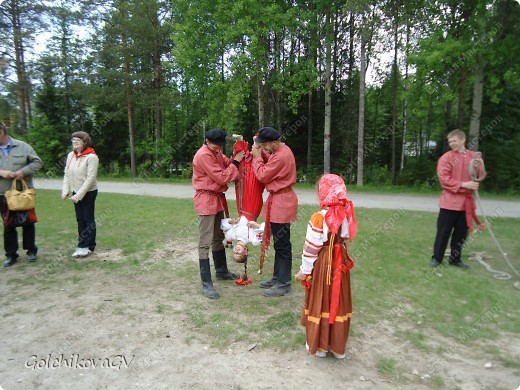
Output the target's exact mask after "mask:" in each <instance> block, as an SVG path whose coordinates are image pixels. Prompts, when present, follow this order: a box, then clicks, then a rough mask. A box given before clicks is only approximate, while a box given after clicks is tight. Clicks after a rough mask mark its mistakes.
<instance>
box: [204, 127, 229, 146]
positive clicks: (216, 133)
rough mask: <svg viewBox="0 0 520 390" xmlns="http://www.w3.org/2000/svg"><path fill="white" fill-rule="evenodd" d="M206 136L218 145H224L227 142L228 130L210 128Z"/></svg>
mask: <svg viewBox="0 0 520 390" xmlns="http://www.w3.org/2000/svg"><path fill="white" fill-rule="evenodd" d="M206 138H207V139H208V140H210V141H211V142H212V143H214V144H216V145H220V146H224V145H225V144H226V132H225V131H224V130H220V129H211V130H208V131H206Z"/></svg>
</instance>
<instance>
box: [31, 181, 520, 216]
mask: <svg viewBox="0 0 520 390" xmlns="http://www.w3.org/2000/svg"><path fill="white" fill-rule="evenodd" d="M61 185H62V182H61V180H56V179H36V180H35V187H36V188H37V189H38V188H40V189H47V190H58V189H61ZM98 185H99V191H100V192H110V193H118V194H134V195H146V196H161V197H172V198H192V197H193V194H194V190H193V187H192V186H191V185H189V184H151V183H144V182H142V181H135V182H111V181H100V182H99V184H98ZM296 193H297V195H298V202H299V203H300V204H312V205H314V204H317V198H316V193H315V192H314V191H313V190H305V189H297V190H296ZM264 196H267V193H264ZM349 196H350V198H351V199H352V201H353V202H354V204H355V206H356V207H365V208H379V209H392V210H398V209H405V210H412V211H431V212H437V211H438V210H439V208H438V197H432V196H416V195H380V194H372V193H362V192H352V193H350V195H349ZM226 197H227V198H228V199H230V200H234V199H235V192H234V191H233V189H229V190H228V191H227V193H226ZM481 203H482V207H483V209H484V213H485V214H486V215H487V216H491V215H496V216H500V217H504V218H520V202H515V201H505V200H488V199H485V198H484V199H482V202H481ZM477 214H479V215H482V211H481V210H480V209H478V210H477Z"/></svg>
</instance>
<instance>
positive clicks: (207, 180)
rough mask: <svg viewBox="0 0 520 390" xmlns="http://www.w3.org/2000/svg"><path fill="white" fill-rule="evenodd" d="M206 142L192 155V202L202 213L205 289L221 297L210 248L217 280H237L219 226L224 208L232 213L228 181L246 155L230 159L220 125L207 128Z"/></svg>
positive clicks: (201, 256) (201, 264) (201, 253)
mask: <svg viewBox="0 0 520 390" xmlns="http://www.w3.org/2000/svg"><path fill="white" fill-rule="evenodd" d="M205 136H206V142H205V143H204V145H202V147H201V148H200V149H199V150H198V151H197V153H196V154H195V156H194V157H193V177H192V185H193V188H195V196H194V198H193V203H194V206H195V212H196V213H197V215H198V217H199V247H198V251H199V268H200V277H201V280H202V292H203V293H204V295H205V296H206V297H208V298H211V299H216V298H218V297H219V294H218V292H217V291H216V290H215V288H214V287H213V281H212V279H211V268H210V264H209V248H210V246H211V251H212V255H213V263H214V265H215V271H216V277H217V280H235V279H238V277H239V275H237V274H234V273H232V272H229V270H228V267H227V261H226V252H225V249H224V243H223V241H224V233H223V232H222V230H221V229H220V223H221V220H222V219H223V218H224V212H225V213H226V216H227V217H229V212H228V207H227V201H226V196H225V192H226V190H227V189H228V183H229V182H231V181H233V180H235V179H236V178H237V177H238V165H239V163H240V161H241V160H242V159H243V158H244V152H239V153H237V154H236V155H235V157H234V159H233V160H231V159H229V158H228V157H226V156H225V155H224V154H223V153H222V148H223V147H224V146H225V145H226V133H225V132H224V131H223V130H220V129H212V130H209V131H207V132H206V134H205Z"/></svg>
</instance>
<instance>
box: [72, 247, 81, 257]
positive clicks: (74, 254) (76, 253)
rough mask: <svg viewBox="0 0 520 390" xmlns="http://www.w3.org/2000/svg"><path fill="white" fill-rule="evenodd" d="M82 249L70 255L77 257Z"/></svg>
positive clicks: (77, 249)
mask: <svg viewBox="0 0 520 390" xmlns="http://www.w3.org/2000/svg"><path fill="white" fill-rule="evenodd" d="M82 249H83V248H76V250H75V251H74V253H73V254H72V257H79V254H80V253H81V250H82Z"/></svg>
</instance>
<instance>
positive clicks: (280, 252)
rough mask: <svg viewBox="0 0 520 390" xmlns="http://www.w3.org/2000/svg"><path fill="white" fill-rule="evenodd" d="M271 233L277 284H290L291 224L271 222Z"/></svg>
mask: <svg viewBox="0 0 520 390" xmlns="http://www.w3.org/2000/svg"><path fill="white" fill-rule="evenodd" d="M271 233H272V235H273V243H274V274H273V276H276V274H278V282H279V283H281V284H285V285H290V284H291V268H292V246H291V224H290V223H274V222H271Z"/></svg>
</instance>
